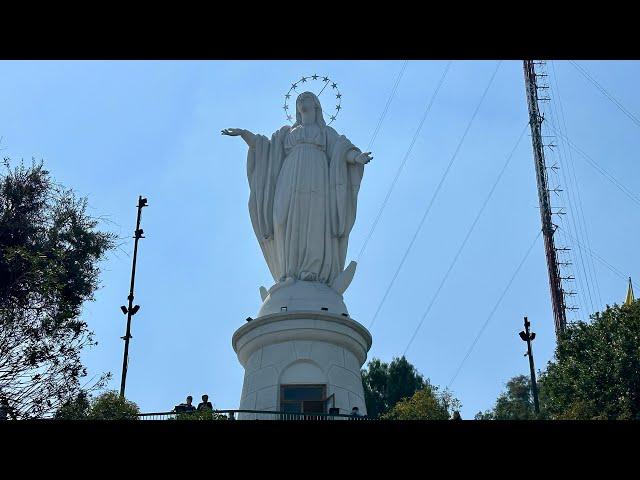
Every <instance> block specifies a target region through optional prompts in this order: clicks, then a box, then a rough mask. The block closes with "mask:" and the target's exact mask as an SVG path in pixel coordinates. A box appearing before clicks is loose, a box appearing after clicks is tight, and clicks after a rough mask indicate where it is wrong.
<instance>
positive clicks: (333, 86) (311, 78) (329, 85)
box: [282, 73, 342, 125]
mask: <svg viewBox="0 0 640 480" xmlns="http://www.w3.org/2000/svg"><path fill="white" fill-rule="evenodd" d="M307 82H320V83H321V84H322V88H321V89H320V91H319V92H318V93H316V96H317V97H318V98H320V95H321V94H322V93H323V92H324V91H325V90H330V91H331V92H332V94H333V95H334V96H335V101H336V104H335V111H334V112H333V114H331V115H329V122H327V125H331V124H332V123H333V121H334V120H335V119H336V117H337V116H338V114H339V113H340V110H341V109H342V94H341V93H340V90H339V89H338V84H337V83H336V82H334V81H332V80H331V79H330V78H329V77H327V76H324V75H317V74H315V73H314V74H313V75H308V76H306V77H301V78H300V79H299V80H298V81H297V82H294V83H292V84H291V87H289V91H288V92H287V93H285V95H284V105H283V106H282V109H283V110H284V114H285V115H286V117H287V120H289V122H291V123H294V121H295V118H296V114H295V108H293V112H290V111H289V110H290V109H291V108H290V107H289V99H290V98H291V97H292V96H293V93H295V94H296V97H297V95H298V94H300V93H302V91H303V90H301V91H300V92H298V90H297V89H298V88H299V87H300V86H301V85H303V84H305V83H307ZM307 90H309V89H307ZM292 92H293V93H292ZM294 101H295V99H294Z"/></svg>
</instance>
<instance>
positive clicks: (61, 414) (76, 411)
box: [53, 390, 91, 420]
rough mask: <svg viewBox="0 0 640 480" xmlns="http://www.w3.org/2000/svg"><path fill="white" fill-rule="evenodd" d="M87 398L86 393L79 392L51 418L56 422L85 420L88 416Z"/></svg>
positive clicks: (88, 404)
mask: <svg viewBox="0 0 640 480" xmlns="http://www.w3.org/2000/svg"><path fill="white" fill-rule="evenodd" d="M90 406H91V404H90V402H89V396H88V394H87V392H86V391H84V390H80V392H78V394H77V395H76V396H75V397H74V398H71V399H69V400H67V401H66V402H64V403H63V404H62V406H60V408H58V410H57V411H56V413H55V415H54V417H53V418H55V419H56V420H85V419H86V418H87V416H88V415H89V408H90Z"/></svg>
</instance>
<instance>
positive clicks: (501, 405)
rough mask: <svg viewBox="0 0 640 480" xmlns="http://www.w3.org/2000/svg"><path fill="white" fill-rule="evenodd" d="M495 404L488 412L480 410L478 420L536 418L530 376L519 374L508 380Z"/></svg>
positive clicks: (477, 415)
mask: <svg viewBox="0 0 640 480" xmlns="http://www.w3.org/2000/svg"><path fill="white" fill-rule="evenodd" d="M506 387H507V388H506V391H505V392H503V393H501V394H500V396H499V397H498V400H497V401H496V404H495V406H494V407H493V408H492V409H491V410H487V411H486V412H484V413H482V412H478V413H477V414H476V417H475V418H476V420H534V419H535V418H536V413H535V409H534V403H533V395H532V394H531V380H530V377H529V376H526V375H518V376H517V377H513V378H512V379H511V380H509V381H508V382H507V385H506Z"/></svg>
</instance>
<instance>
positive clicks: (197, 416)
mask: <svg viewBox="0 0 640 480" xmlns="http://www.w3.org/2000/svg"><path fill="white" fill-rule="evenodd" d="M228 419H229V418H228V417H227V416H226V415H224V414H223V413H216V412H214V411H212V410H209V409H204V410H194V411H193V412H183V413H179V414H177V415H176V420H228Z"/></svg>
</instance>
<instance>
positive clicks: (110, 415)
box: [87, 391, 140, 420]
mask: <svg viewBox="0 0 640 480" xmlns="http://www.w3.org/2000/svg"><path fill="white" fill-rule="evenodd" d="M139 413H140V409H139V408H138V405H136V404H135V403H134V402H132V401H130V400H127V399H126V398H121V397H120V395H119V394H118V392H115V391H108V392H105V393H103V394H101V395H99V396H98V397H96V398H95V399H93V400H92V402H91V407H90V408H89V412H88V415H87V418H88V419H89V420H137V419H138V414H139Z"/></svg>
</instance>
